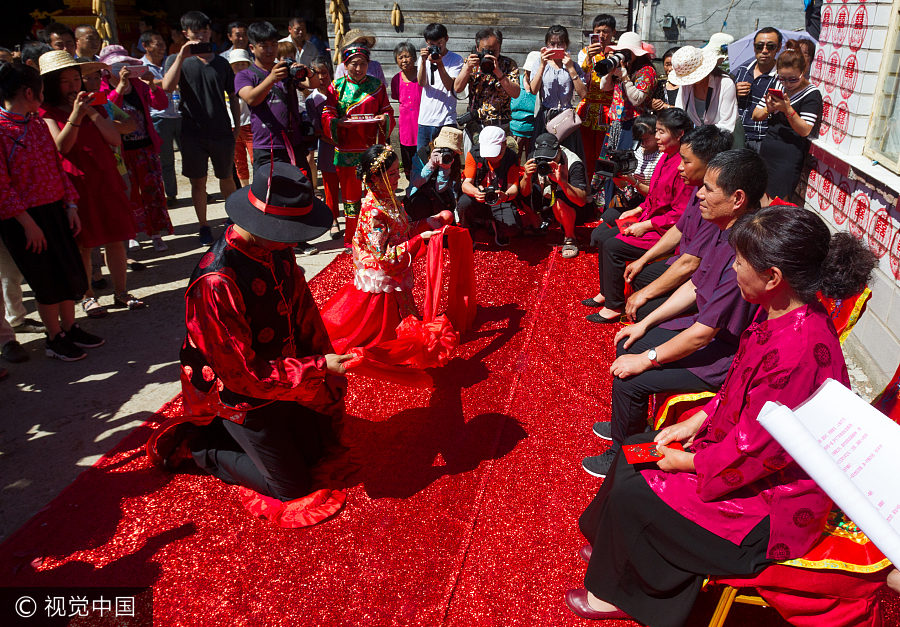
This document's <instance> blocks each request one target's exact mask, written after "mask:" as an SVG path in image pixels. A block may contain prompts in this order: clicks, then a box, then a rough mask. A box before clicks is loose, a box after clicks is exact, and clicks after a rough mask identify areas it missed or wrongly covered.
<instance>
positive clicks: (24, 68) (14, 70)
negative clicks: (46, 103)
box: [0, 63, 44, 102]
mask: <svg viewBox="0 0 900 627" xmlns="http://www.w3.org/2000/svg"><path fill="white" fill-rule="evenodd" d="M28 87H30V88H31V91H33V92H34V95H35V97H39V96H40V94H41V90H42V89H43V87H44V86H43V83H42V81H41V74H40V72H38V71H37V70H36V69H34V68H33V67H31V66H30V65H25V64H22V63H0V101H6V102H10V101H12V100H13V99H14V98H15V97H16V95H18V93H19V92H20V91H21V90H23V89H25V88H28Z"/></svg>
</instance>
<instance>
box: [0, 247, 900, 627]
mask: <svg viewBox="0 0 900 627" xmlns="http://www.w3.org/2000/svg"><path fill="white" fill-rule="evenodd" d="M476 272H477V274H478V297H479V302H480V311H479V315H478V318H477V320H476V325H475V329H474V330H473V331H472V332H470V333H469V334H468V337H466V338H464V341H463V343H462V344H461V345H460V348H459V350H458V353H457V356H456V358H455V359H454V360H452V361H451V363H450V364H449V365H448V366H447V367H445V368H443V369H442V370H440V371H438V372H437V373H436V375H435V379H436V381H437V382H438V383H437V387H436V389H435V390H409V389H406V388H400V387H397V386H393V385H389V384H383V383H378V382H374V381H371V380H364V379H360V378H354V379H351V384H350V394H349V398H348V414H349V418H348V423H347V430H348V434H347V435H348V438H349V439H350V440H351V442H352V443H353V444H354V446H355V447H356V449H357V455H356V457H357V458H358V459H359V461H360V463H361V468H360V470H359V471H358V472H357V474H356V475H354V487H353V488H352V489H351V490H350V491H349V495H348V498H347V504H346V506H345V508H344V510H343V511H342V512H341V513H340V514H338V515H337V516H336V517H335V518H333V519H331V520H329V521H326V522H324V523H322V524H320V525H318V526H315V527H312V528H308V529H302V530H285V529H281V528H279V527H276V526H274V525H272V524H270V523H267V522H264V521H261V520H257V519H254V518H251V517H250V516H249V515H248V514H247V513H246V512H245V511H244V510H243V509H242V507H241V505H240V502H239V500H238V496H237V488H235V487H232V486H226V485H224V484H222V483H220V482H218V481H216V480H213V479H211V478H208V477H201V476H193V475H178V476H172V475H168V474H166V473H163V472H161V471H158V470H156V469H154V468H151V467H150V465H149V462H148V460H147V458H146V456H145V455H144V452H143V448H142V446H143V443H144V442H145V441H146V438H147V434H148V432H149V427H147V426H145V427H142V428H140V429H138V430H136V431H135V432H134V433H132V434H131V435H129V436H128V437H127V438H126V439H125V440H124V441H123V442H121V443H120V444H119V445H118V446H117V447H116V448H115V449H114V450H113V451H111V452H110V454H109V455H108V456H107V457H106V458H105V459H103V460H102V461H101V462H99V463H98V464H97V465H96V466H95V467H93V468H91V469H89V470H87V471H85V472H84V473H83V474H82V475H81V476H79V477H78V479H77V480H76V481H75V482H74V483H73V484H72V485H71V486H69V488H67V489H66V490H65V491H64V492H63V493H62V494H61V495H60V496H59V497H58V498H57V499H56V500H54V501H53V502H52V503H51V504H50V505H49V506H48V507H47V508H45V509H44V510H42V511H41V512H40V513H39V514H37V515H36V516H35V517H34V518H33V519H32V520H31V521H29V522H28V523H27V524H26V525H25V526H24V527H23V528H22V529H20V530H19V531H18V532H16V533H15V534H14V535H13V536H12V537H11V538H9V540H7V541H6V542H5V543H4V544H3V545H2V546H0V585H38V586H52V585H65V584H68V585H76V584H77V585H83V586H84V585H97V586H99V585H111V584H116V585H135V586H137V585H152V586H153V590H154V616H155V622H156V624H159V625H166V626H168V625H324V626H331V625H366V626H369V625H416V626H418V625H426V626H430V625H460V626H472V625H479V626H480V625H497V626H506V625H523V626H524V625H528V626H531V625H577V624H581V623H582V622H583V621H581V620H580V619H578V618H577V617H575V616H574V615H573V614H571V613H570V612H569V610H567V609H566V607H565V605H564V603H563V594H564V592H565V591H566V589H568V588H572V587H580V585H581V582H582V577H583V574H584V565H583V563H581V562H580V560H579V558H578V557H577V555H576V551H577V550H578V548H579V547H580V546H581V545H582V544H583V539H582V538H581V536H580V534H579V533H578V530H577V526H576V520H577V517H578V515H579V514H580V513H581V511H582V509H583V508H584V507H585V505H586V504H587V503H588V502H589V501H590V499H591V497H592V496H593V494H594V492H595V491H596V488H597V486H598V483H599V482H598V480H595V479H593V478H591V477H589V476H588V475H586V474H585V473H584V472H583V471H582V470H581V468H580V463H581V459H582V457H584V456H585V455H586V454H596V453H598V452H600V451H601V450H602V448H603V447H605V444H603V443H602V441H601V440H599V439H597V438H596V437H595V436H593V435H592V433H591V430H590V428H591V424H592V423H593V421H594V420H595V419H596V418H598V417H604V418H605V417H608V411H609V410H608V404H609V400H608V399H609V388H610V379H609V375H608V365H609V362H610V360H611V358H612V353H613V351H612V348H611V340H612V336H613V334H614V330H615V329H613V328H610V327H609V326H601V325H591V324H590V323H588V322H586V321H585V320H584V314H585V313H586V312H585V311H584V308H583V307H582V306H581V305H579V304H577V302H578V300H580V299H581V298H582V297H584V296H585V295H586V294H590V293H591V292H592V291H593V289H594V288H595V287H596V256H595V255H580V256H579V257H578V258H576V259H574V260H564V259H561V258H560V257H559V256H558V254H557V253H555V252H554V253H549V249H548V248H547V247H546V246H545V245H543V244H542V243H539V240H524V241H519V242H517V245H516V246H514V247H513V248H511V249H510V250H503V251H496V250H488V251H484V250H479V252H478V253H477V254H476ZM349 275H350V264H349V259H348V258H347V257H346V256H341V257H340V258H339V259H337V260H336V261H335V262H333V263H332V264H331V265H330V266H329V267H328V268H326V269H325V270H324V271H323V272H322V273H321V274H320V275H319V276H317V277H316V278H315V279H314V280H313V281H312V288H313V291H314V293H315V294H316V298H317V300H318V301H319V302H320V303H321V302H323V301H324V300H325V298H326V297H327V296H328V295H330V294H332V293H334V292H335V291H336V290H337V289H338V288H339V287H340V286H341V285H342V284H343V283H344V281H346V279H347V278H348V277H349ZM175 403H177V401H175ZM174 410H177V405H174V404H170V405H168V406H166V407H164V408H163V409H162V410H161V413H162V414H166V413H168V412H171V411H174ZM714 602H715V600H714V599H713V595H711V594H704V595H701V601H700V602H699V603H698V607H697V609H696V610H695V614H694V618H695V620H694V621H692V624H698V625H700V624H706V623H707V622H708V620H709V617H710V616H711V614H712V607H713V605H714ZM891 612H892V615H891V616H889V617H886V618H888V621H887V622H886V624H897V623H896V607H894V608H892V609H891ZM609 624H610V625H615V624H620V625H633V624H634V623H631V622H629V621H615V622H613V621H610V623H609ZM727 624H728V625H734V626H736V625H758V624H767V625H777V624H783V623H782V622H780V621H779V619H778V618H777V616H776V615H775V613H774V612H773V611H772V610H768V609H760V608H737V609H735V610H734V611H733V613H732V617H731V618H729V621H728V623H727Z"/></svg>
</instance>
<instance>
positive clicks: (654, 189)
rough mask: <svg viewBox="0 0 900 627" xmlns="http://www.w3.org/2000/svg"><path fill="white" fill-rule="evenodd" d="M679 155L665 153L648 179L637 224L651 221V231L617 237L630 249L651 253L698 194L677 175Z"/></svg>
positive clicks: (679, 161)
mask: <svg viewBox="0 0 900 627" xmlns="http://www.w3.org/2000/svg"><path fill="white" fill-rule="evenodd" d="M680 163H681V155H680V154H679V153H678V152H674V153H664V154H663V156H662V157H661V158H660V160H659V162H658V163H657V164H656V168H654V170H653V176H651V177H650V192H649V193H648V194H647V197H646V198H645V199H644V201H643V202H642V203H641V208H642V209H643V211H642V212H641V214H640V216H639V217H638V222H644V221H645V220H650V223H651V224H652V225H653V227H652V228H651V229H650V230H649V231H647V232H646V233H644V234H643V235H641V236H640V237H634V236H632V235H622V234H621V233H620V234H619V235H616V237H617V238H619V239H620V240H622V241H623V242H625V243H627V244H631V245H632V246H637V247H638V248H643V249H644V250H650V249H651V248H653V245H654V244H656V242H658V241H659V239H660V238H661V237H662V236H663V234H664V233H665V232H666V231H668V230H669V229H670V228H672V226H674V225H675V223H676V222H678V219H679V218H680V217H681V214H682V213H684V210H685V208H686V207H687V205H688V203H689V202H690V201H691V198H693V197H694V194H695V193H696V192H697V188H696V187H694V186H693V185H688V184H687V183H685V182H684V179H682V178H681V175H680V174H678V164H680Z"/></svg>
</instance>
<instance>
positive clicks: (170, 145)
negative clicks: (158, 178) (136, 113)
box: [153, 118, 181, 198]
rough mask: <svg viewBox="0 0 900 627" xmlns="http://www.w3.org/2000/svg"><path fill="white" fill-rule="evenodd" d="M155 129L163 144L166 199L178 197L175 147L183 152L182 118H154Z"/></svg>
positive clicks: (161, 155) (160, 154) (160, 150)
mask: <svg viewBox="0 0 900 627" xmlns="http://www.w3.org/2000/svg"><path fill="white" fill-rule="evenodd" d="M153 128H155V129H156V132H157V133H158V134H159V138H160V139H161V140H162V144H161V145H160V147H159V161H160V163H161V164H162V175H163V185H164V186H165V188H166V197H167V198H175V197H176V196H178V184H177V183H176V182H175V147H174V143H175V142H178V151H179V152H181V118H153Z"/></svg>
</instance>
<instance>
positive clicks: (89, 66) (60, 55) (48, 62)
mask: <svg viewBox="0 0 900 627" xmlns="http://www.w3.org/2000/svg"><path fill="white" fill-rule="evenodd" d="M38 65H39V66H40V68H41V76H43V75H44V74H49V73H50V72H55V71H57V70H64V69H66V68H68V67H77V68H79V69H80V70H81V73H82V74H92V73H94V72H97V71H99V70H102V69H103V68H105V67H106V64H105V63H97V62H95V61H91V62H88V63H79V62H78V61H76V60H75V57H73V56H72V55H71V54H69V53H68V52H66V51H65V50H51V51H50V52H45V53H44V54H42V55H41V56H40V58H39V59H38Z"/></svg>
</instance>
